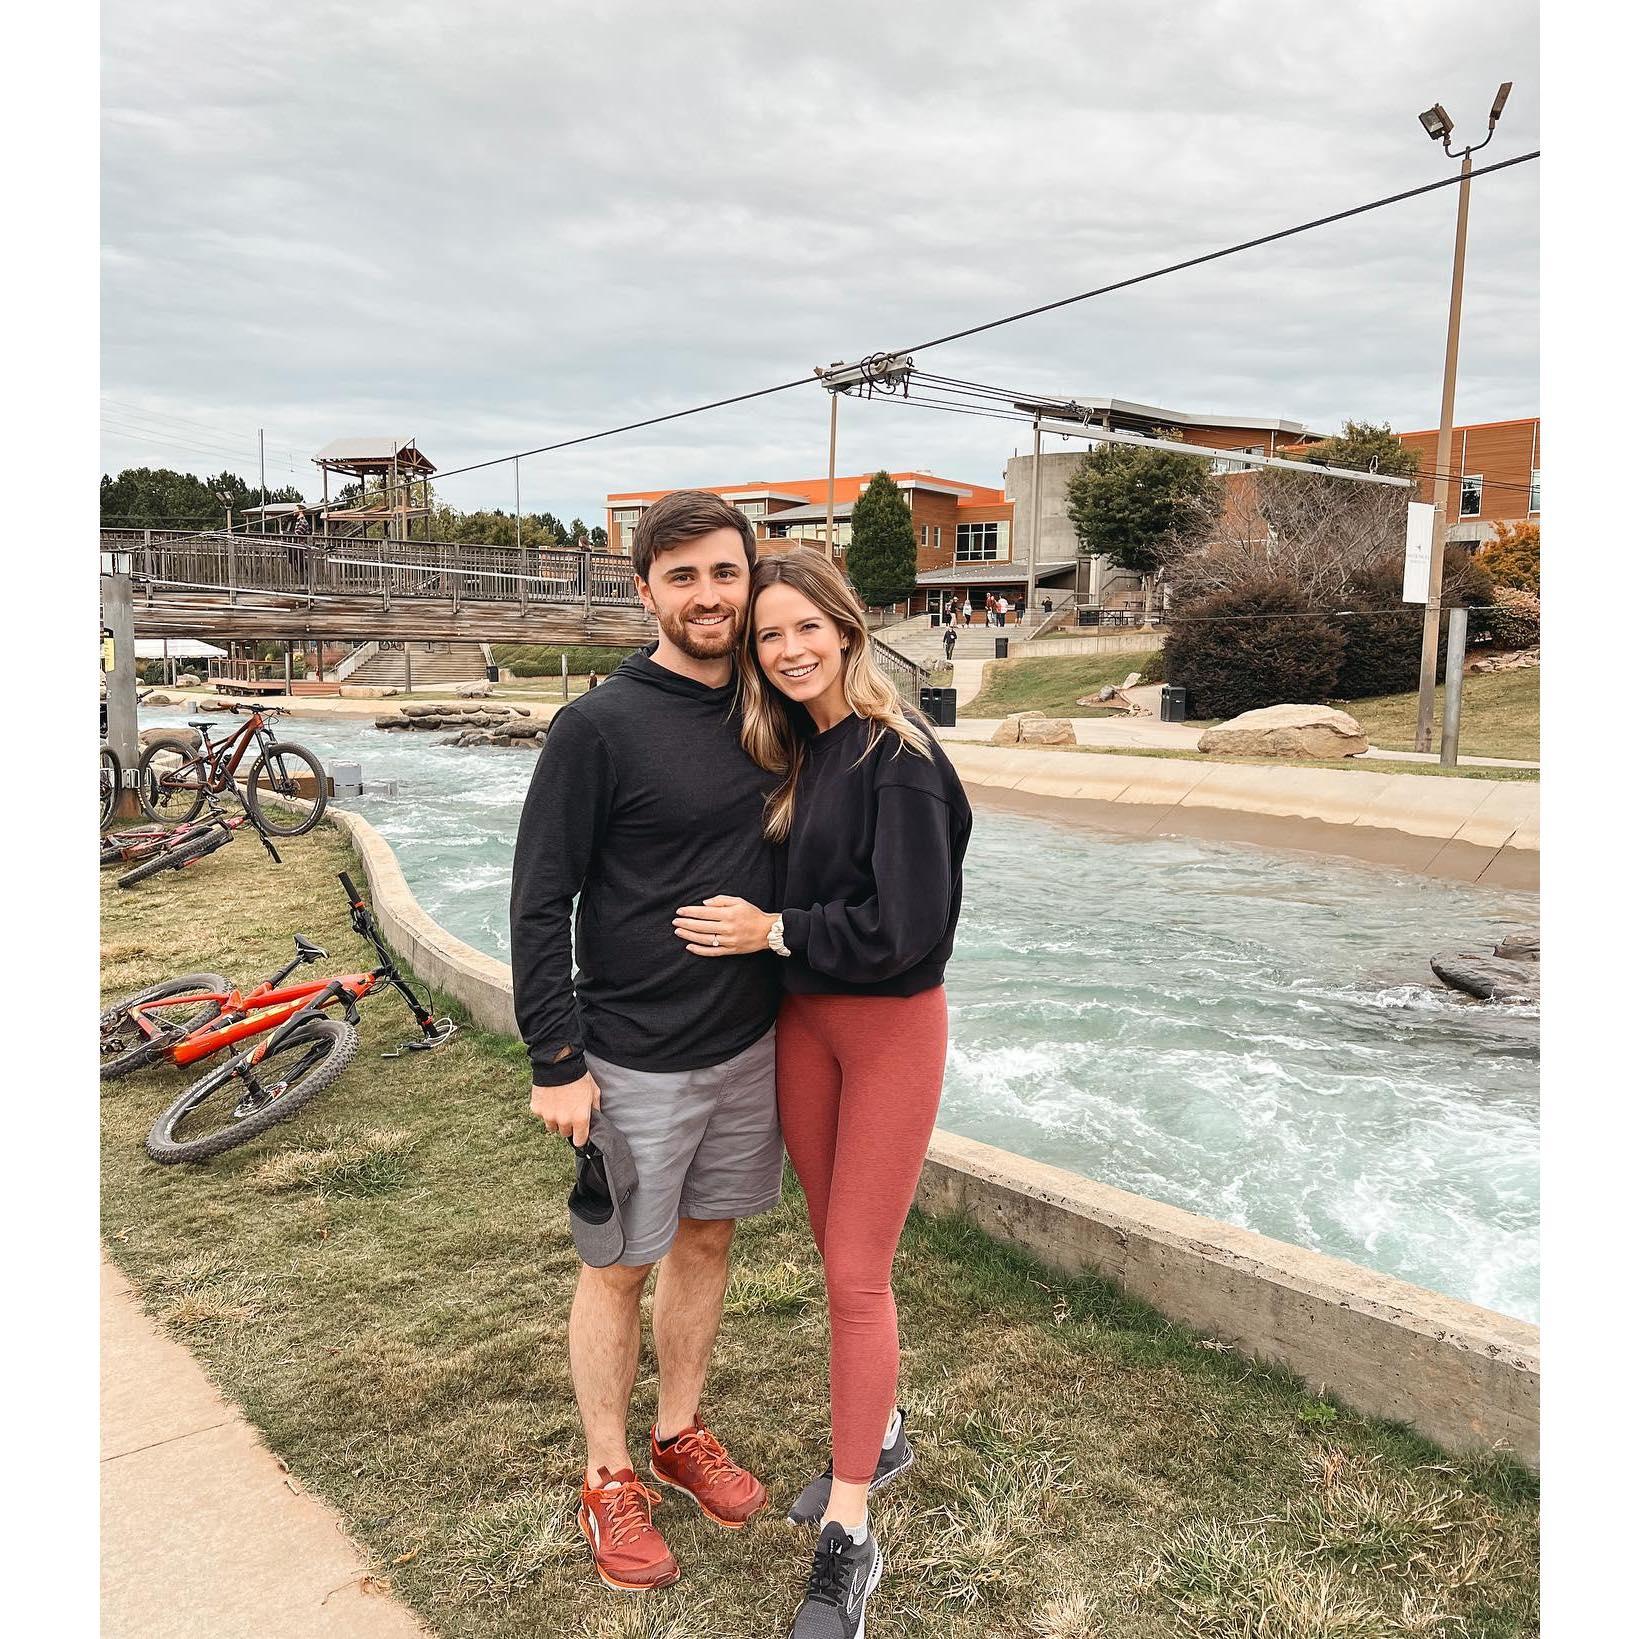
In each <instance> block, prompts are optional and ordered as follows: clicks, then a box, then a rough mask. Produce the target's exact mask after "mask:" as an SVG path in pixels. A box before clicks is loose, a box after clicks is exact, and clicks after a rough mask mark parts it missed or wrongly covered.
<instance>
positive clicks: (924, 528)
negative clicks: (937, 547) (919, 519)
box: [920, 524, 928, 546]
mask: <svg viewBox="0 0 1639 1639" xmlns="http://www.w3.org/2000/svg"><path fill="white" fill-rule="evenodd" d="M920 542H921V544H922V545H923V546H926V545H927V544H928V526H927V525H926V524H923V525H922V534H921V536H920Z"/></svg>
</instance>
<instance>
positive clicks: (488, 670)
mask: <svg viewBox="0 0 1639 1639" xmlns="http://www.w3.org/2000/svg"><path fill="white" fill-rule="evenodd" d="M484 676H485V677H487V678H488V679H489V681H490V682H491V683H499V682H500V681H501V668H500V667H499V666H486V667H484Z"/></svg>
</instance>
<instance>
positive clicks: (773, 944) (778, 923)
mask: <svg viewBox="0 0 1639 1639" xmlns="http://www.w3.org/2000/svg"><path fill="white" fill-rule="evenodd" d="M768 948H769V949H770V950H771V951H773V952H774V954H775V955H776V956H789V955H790V954H791V952H790V949H789V948H788V947H787V945H786V942H785V918H784V917H783V916H776V917H775V918H774V922H773V925H772V926H771V927H770V928H769V930H768Z"/></svg>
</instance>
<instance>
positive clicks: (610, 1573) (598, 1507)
mask: <svg viewBox="0 0 1639 1639" xmlns="http://www.w3.org/2000/svg"><path fill="white" fill-rule="evenodd" d="M659 1501H660V1493H659V1492H658V1491H652V1490H650V1489H649V1487H648V1486H646V1485H645V1484H644V1483H643V1482H642V1480H640V1479H639V1478H638V1477H637V1475H635V1474H634V1473H633V1472H632V1471H631V1469H629V1468H619V1469H616V1470H615V1472H614V1473H613V1474H611V1473H610V1472H609V1470H608V1469H607V1468H600V1469H599V1470H598V1483H597V1484H596V1485H588V1484H587V1483H586V1482H585V1481H584V1480H582V1481H581V1488H580V1516H579V1523H580V1534H581V1535H582V1536H583V1537H585V1538H586V1542H587V1545H588V1546H589V1547H590V1548H591V1550H592V1563H593V1565H595V1566H596V1567H597V1573H598V1575H599V1576H600V1577H602V1578H603V1580H604V1581H605V1582H606V1583H608V1585H609V1586H610V1587H611V1588H619V1589H621V1590H622V1591H624V1592H626V1593H646V1592H647V1591H648V1590H649V1589H650V1588H664V1587H666V1586H668V1585H669V1584H670V1583H673V1582H675V1581H676V1580H677V1578H678V1576H679V1574H680V1573H679V1572H678V1569H677V1561H676V1560H675V1559H673V1558H672V1552H671V1549H670V1548H668V1547H667V1546H666V1539H665V1538H664V1537H663V1536H661V1534H660V1533H659V1532H658V1531H657V1530H656V1529H655V1527H654V1520H653V1518H652V1517H651V1511H652V1509H653V1507H654V1505H655V1504H656V1503H657V1502H659Z"/></svg>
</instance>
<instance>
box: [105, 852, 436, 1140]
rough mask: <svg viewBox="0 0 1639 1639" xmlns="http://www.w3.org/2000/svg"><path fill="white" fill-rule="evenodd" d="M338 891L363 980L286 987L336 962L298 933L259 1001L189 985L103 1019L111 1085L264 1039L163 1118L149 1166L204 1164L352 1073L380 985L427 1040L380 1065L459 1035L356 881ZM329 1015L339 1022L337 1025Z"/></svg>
mask: <svg viewBox="0 0 1639 1639" xmlns="http://www.w3.org/2000/svg"><path fill="white" fill-rule="evenodd" d="M339 881H340V882H341V885H342V888H343V889H344V890H345V892H346V894H347V902H348V906H349V908H350V913H351V921H352V925H353V931H354V932H355V933H357V934H358V935H359V936H360V937H361V938H364V939H367V940H369V942H370V943H371V944H372V945H374V946H375V948H376V954H377V955H378V956H380V958H381V961H380V963H379V964H378V965H377V966H376V967H374V968H372V969H371V970H370V971H369V972H368V973H343V974H338V975H337V976H336V977H335V978H332V979H313V980H307V981H305V982H303V983H299V984H289V983H287V981H288V980H289V978H290V976H291V975H292V974H293V973H294V972H295V971H296V970H297V968H299V967H302V966H304V965H305V964H307V963H309V962H317V961H322V960H323V959H324V958H325V957H326V956H327V955H328V954H329V953H328V952H327V951H325V950H324V949H323V948H321V947H320V946H318V945H315V944H314V943H312V941H311V940H308V939H305V938H304V937H303V936H302V935H301V934H299V933H298V934H297V935H296V936H295V938H296V955H295V957H294V959H293V960H292V961H290V962H288V963H286V965H285V966H284V967H282V968H280V969H279V971H278V972H277V973H274V974H271V975H270V976H269V977H268V978H266V979H264V980H263V981H262V982H261V984H259V985H257V986H256V987H255V988H254V989H253V990H250V991H246V992H244V993H243V994H241V993H240V992H239V991H238V990H236V989H235V988H234V986H233V985H232V983H231V982H230V981H229V980H227V979H225V978H223V977H222V975H221V974H220V973H188V974H184V975H183V976H182V977H181V978H178V979H170V980H167V981H166V982H164V983H163V984H157V985H150V986H149V987H148V988H147V989H146V990H139V991H137V992H136V993H135V994H134V995H131V996H126V997H124V998H122V999H121V1000H120V1001H117V1002H115V1003H114V1004H113V1006H112V1007H109V1008H108V1009H106V1010H105V1011H104V1012H103V1014H102V1017H101V1020H100V1022H99V1029H100V1033H101V1051H102V1069H101V1076H102V1079H103V1080H104V1081H112V1080H115V1079H117V1078H118V1077H120V1076H128V1075H130V1074H131V1073H132V1072H133V1071H136V1070H142V1069H146V1068H147V1067H148V1066H150V1065H154V1064H159V1063H162V1062H169V1063H171V1064H175V1065H178V1066H186V1065H192V1064H197V1063H199V1062H200V1061H201V1060H203V1059H207V1058H210V1057H211V1056H212V1055H213V1054H216V1053H218V1052H221V1051H222V1050H223V1049H224V1048H237V1047H239V1044H240V1043H242V1042H246V1041H249V1040H250V1039H251V1038H253V1037H261V1038H263V1039H261V1040H259V1041H257V1042H256V1043H255V1045H254V1046H250V1047H245V1048H242V1049H240V1050H239V1051H237V1052H235V1053H234V1054H233V1056H232V1057H230V1058H228V1059H227V1060H225V1061H224V1062H223V1063H222V1064H219V1065H217V1066H216V1067H215V1068H214V1069H212V1070H209V1071H207V1072H206V1074H204V1075H203V1076H201V1077H200V1078H199V1080H198V1081H196V1082H194V1083H193V1085H192V1086H190V1087H189V1088H188V1090H187V1091H186V1092H184V1093H183V1094H182V1095H181V1096H180V1097H179V1098H177V1099H176V1101H175V1102H174V1103H173V1104H172V1105H171V1106H170V1108H169V1109H167V1110H166V1111H165V1113H164V1114H163V1115H161V1116H160V1118H159V1119H158V1120H157V1121H156V1122H155V1123H154V1125H153V1129H152V1131H151V1132H150V1133H149V1134H148V1139H147V1144H146V1148H147V1151H148V1154H149V1155H150V1156H152V1157H153V1159H154V1160H156V1161H159V1162H161V1163H164V1164H167V1165H168V1164H170V1163H172V1162H176V1161H207V1160H209V1159H210V1158H211V1157H212V1156H213V1155H220V1154H222V1153H223V1152H224V1151H225V1150H230V1149H233V1148H234V1147H235V1146H237V1145H239V1144H243V1143H246V1142H247V1141H248V1140H250V1139H252V1138H255V1137H257V1136H258V1135H259V1134H261V1133H264V1132H266V1131H267V1130H268V1128H270V1127H272V1126H274V1125H276V1124H277V1123H278V1122H281V1121H287V1120H289V1119H290V1117H291V1116H293V1115H295V1114H296V1112H297V1111H298V1110H300V1109H301V1108H302V1106H303V1105H304V1104H307V1103H309V1102H311V1100H313V1099H314V1098H316V1097H317V1096H318V1094H320V1093H322V1092H323V1091H324V1089H325V1088H326V1087H328V1086H329V1085H330V1084H331V1083H332V1082H333V1081H335V1080H336V1079H337V1077H339V1076H340V1075H341V1074H342V1072H343V1071H344V1070H346V1068H347V1067H348V1065H349V1064H351V1063H352V1062H353V1055H354V1054H355V1053H356V1052H357V1051H358V1044H359V1036H358V1022H359V1015H358V1004H359V1003H360V1002H361V1001H363V1000H364V998H365V997H366V996H368V995H370V994H372V993H373V992H375V991H377V990H379V989H381V988H382V987H383V985H386V986H389V987H391V988H392V989H394V990H396V991H397V992H398V993H399V995H400V996H402V997H403V999H404V1002H405V1004H406V1005H407V1006H408V1008H409V1009H410V1013H411V1015H412V1017H413V1018H414V1019H415V1022H416V1024H417V1026H418V1027H419V1028H420V1031H421V1034H420V1035H419V1036H417V1037H412V1038H411V1039H410V1040H409V1041H405V1042H401V1043H400V1044H399V1046H398V1047H396V1048H394V1049H393V1050H392V1051H391V1052H389V1053H383V1054H382V1057H383V1058H397V1057H399V1055H400V1054H402V1053H405V1052H424V1051H427V1050H428V1049H430V1048H434V1047H437V1046H440V1045H441V1044H442V1043H444V1042H446V1041H448V1040H449V1039H450V1037H451V1036H452V1035H454V1034H455V1029H456V1026H455V1023H454V1021H453V1020H451V1019H448V1018H442V1019H436V1018H434V1017H433V1016H432V1014H431V1012H430V1011H429V1010H428V1009H427V1008H425V1007H423V1006H422V1005H421V1001H420V999H419V998H418V997H417V995H416V993H415V991H414V990H413V989H411V987H410V985H409V983H408V981H407V980H406V979H405V978H404V976H403V975H402V974H401V973H400V972H399V971H398V967H397V964H396V963H395V962H394V961H393V958H392V953H391V952H390V951H389V950H388V949H387V947H386V945H385V944H383V942H382V938H381V933H380V930H379V929H378V928H377V927H376V922H375V918H374V917H373V916H372V915H371V914H370V909H369V907H368V906H367V905H366V904H365V903H364V900H363V898H362V897H361V896H360V894H359V891H358V889H357V888H355V887H354V886H353V880H352V878H351V877H350V876H348V874H347V873H346V872H345V871H343V872H341V873H340V875H339ZM332 1008H339V1009H340V1010H341V1013H342V1017H341V1018H339V1019H338V1018H332V1017H330V1016H329V1010H330V1009H332Z"/></svg>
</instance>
